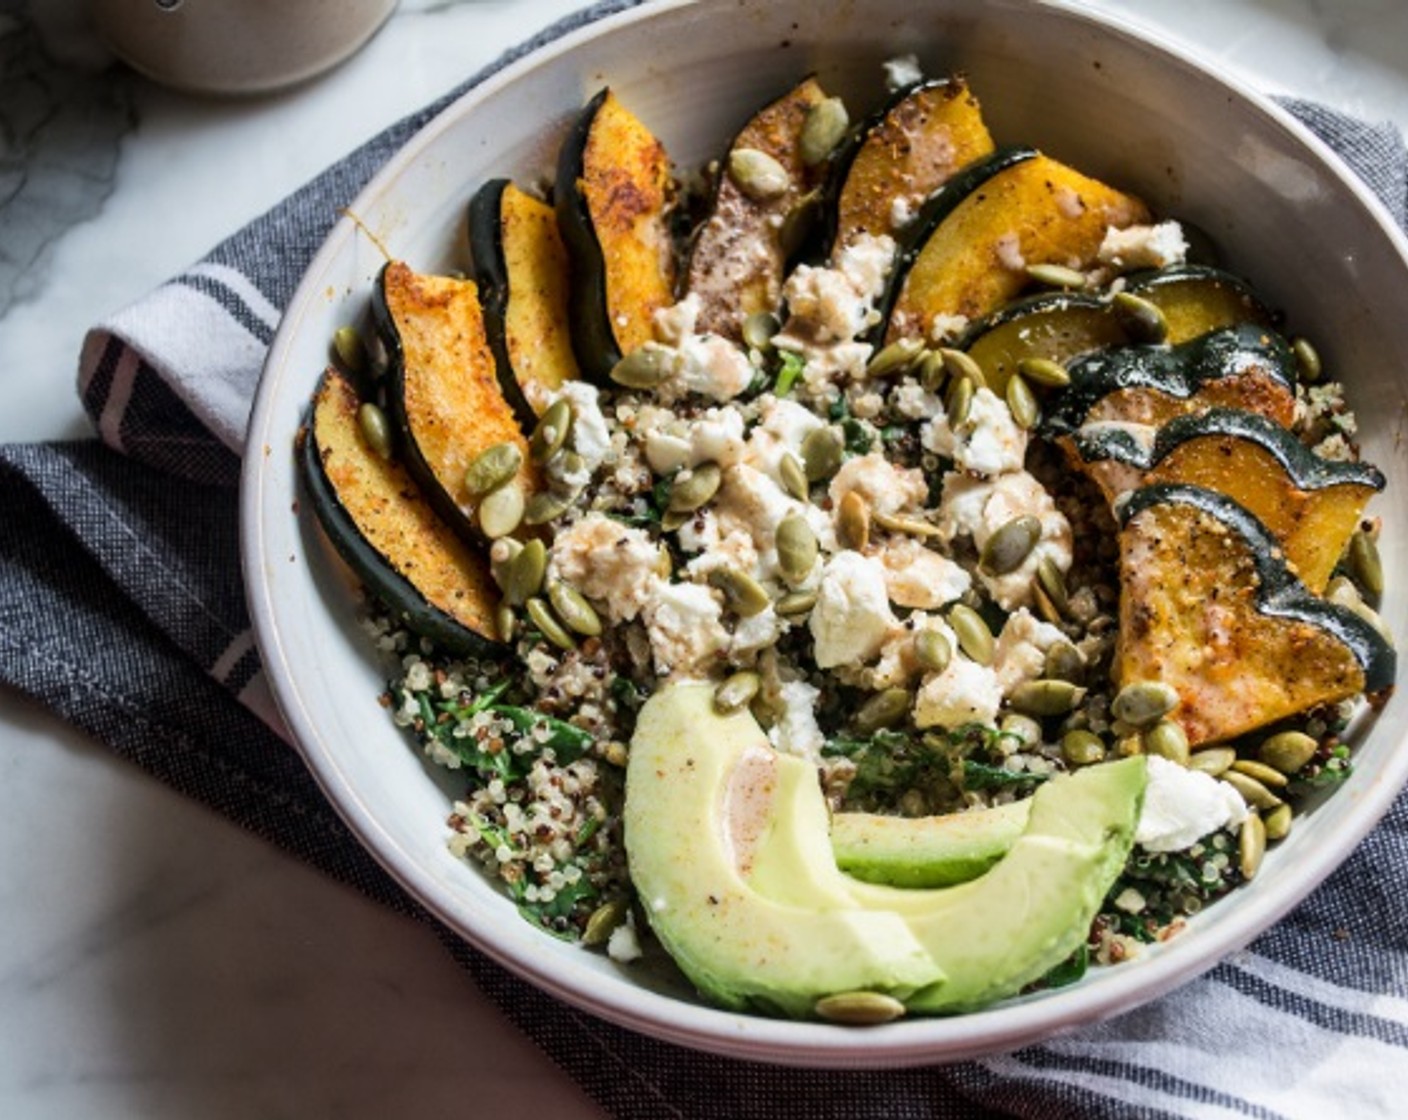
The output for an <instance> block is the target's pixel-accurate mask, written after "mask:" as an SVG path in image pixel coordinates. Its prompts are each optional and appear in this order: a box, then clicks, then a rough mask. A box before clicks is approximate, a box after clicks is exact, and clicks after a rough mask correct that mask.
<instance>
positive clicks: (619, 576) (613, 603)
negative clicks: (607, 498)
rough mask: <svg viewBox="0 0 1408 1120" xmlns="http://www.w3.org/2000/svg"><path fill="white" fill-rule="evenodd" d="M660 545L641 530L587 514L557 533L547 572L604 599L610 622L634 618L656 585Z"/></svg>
mask: <svg viewBox="0 0 1408 1120" xmlns="http://www.w3.org/2000/svg"><path fill="white" fill-rule="evenodd" d="M659 562H660V550H659V548H657V547H656V545H655V544H654V543H653V542H652V541H651V539H650V536H649V535H648V534H647V533H646V532H645V530H643V529H636V528H633V527H631V526H629V525H623V524H621V522H619V521H617V520H615V519H614V518H611V517H607V516H605V515H604V514H600V513H589V514H587V516H585V517H583V518H582V519H581V520H580V521H577V522H576V523H574V524H572V525H569V526H568V527H567V528H566V529H564V530H562V531H561V532H560V533H558V534H557V538H556V539H555V540H554V541H553V543H552V552H551V553H550V557H549V564H548V567H549V571H550V572H551V574H552V575H553V576H554V577H555V578H557V579H560V580H562V581H564V582H565V583H568V584H571V586H573V587H575V588H576V589H577V590H578V591H580V592H581V593H582V594H583V595H585V596H586V597H587V598H588V599H591V600H593V601H594V602H597V603H601V604H605V607H606V614H607V617H608V618H609V619H611V620H612V621H626V622H628V621H630V620H631V619H633V618H635V617H636V615H638V614H639V613H640V612H641V609H642V608H643V607H644V606H645V604H646V601H647V599H648V598H649V597H650V595H651V593H652V590H653V588H654V585H655V584H657V583H659V582H660V577H659V575H658V574H657V572H656V567H657V565H658V564H659Z"/></svg>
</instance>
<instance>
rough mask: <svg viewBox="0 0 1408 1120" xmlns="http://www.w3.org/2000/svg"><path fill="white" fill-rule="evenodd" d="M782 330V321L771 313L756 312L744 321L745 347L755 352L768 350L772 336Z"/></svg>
mask: <svg viewBox="0 0 1408 1120" xmlns="http://www.w3.org/2000/svg"><path fill="white" fill-rule="evenodd" d="M780 330H782V321H781V320H780V319H778V317H777V316H776V315H774V314H773V313H772V312H771V311H755V312H753V314H751V315H749V316H748V318H746V319H744V320H743V330H742V335H743V345H744V346H748V347H751V348H752V349H754V350H767V349H769V348H771V346H772V336H773V335H775V334H777V332H778V331H780Z"/></svg>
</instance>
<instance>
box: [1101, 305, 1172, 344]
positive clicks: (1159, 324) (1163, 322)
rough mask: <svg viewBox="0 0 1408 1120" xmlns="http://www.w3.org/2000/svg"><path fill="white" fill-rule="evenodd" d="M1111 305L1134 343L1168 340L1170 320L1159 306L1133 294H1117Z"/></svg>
mask: <svg viewBox="0 0 1408 1120" xmlns="http://www.w3.org/2000/svg"><path fill="white" fill-rule="evenodd" d="M1111 305H1112V306H1113V307H1114V309H1115V318H1116V320H1117V321H1118V322H1119V324H1120V326H1121V327H1122V328H1123V329H1124V333H1125V334H1127V335H1129V337H1130V338H1131V339H1132V340H1133V341H1135V342H1145V343H1156V342H1163V341H1164V339H1166V338H1168V319H1166V318H1165V317H1164V313H1163V310H1162V309H1161V308H1160V307H1159V305H1158V304H1156V303H1151V302H1150V301H1149V300H1147V299H1145V298H1144V297H1143V296H1137V295H1135V294H1134V293H1133V292H1116V293H1115V297H1114V299H1113V300H1112V301H1111Z"/></svg>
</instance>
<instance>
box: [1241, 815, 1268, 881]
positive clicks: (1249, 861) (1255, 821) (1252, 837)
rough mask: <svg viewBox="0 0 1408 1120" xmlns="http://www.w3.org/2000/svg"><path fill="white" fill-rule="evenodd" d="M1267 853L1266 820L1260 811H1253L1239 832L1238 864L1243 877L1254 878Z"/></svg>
mask: <svg viewBox="0 0 1408 1120" xmlns="http://www.w3.org/2000/svg"><path fill="white" fill-rule="evenodd" d="M1265 855H1266V822H1265V821H1263V820H1262V819H1261V814H1260V813H1251V814H1249V815H1248V817H1247V819H1246V820H1244V821H1243V822H1242V827H1241V828H1240V829H1239V830H1238V832H1237V866H1238V867H1239V868H1241V871H1242V877H1243V878H1245V879H1253V878H1255V877H1256V873H1257V871H1258V870H1259V869H1260V867H1261V861H1262V858H1263V857H1264V856H1265Z"/></svg>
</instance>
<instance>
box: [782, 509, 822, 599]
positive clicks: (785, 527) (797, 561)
mask: <svg viewBox="0 0 1408 1120" xmlns="http://www.w3.org/2000/svg"><path fill="white" fill-rule="evenodd" d="M776 544H777V566H778V568H779V569H780V570H781V572H782V578H783V579H785V580H786V581H787V582H788V583H801V582H802V580H804V579H806V578H807V576H808V575H810V574H811V570H812V569H813V568H814V567H816V558H817V540H816V534H815V533H814V532H812V527H811V526H810V525H808V524H807V519H806V518H805V517H803V516H802V515H801V514H800V513H789V514H788V515H787V516H786V517H784V518H783V519H782V524H780V525H779V526H778V527H777V537H776Z"/></svg>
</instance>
